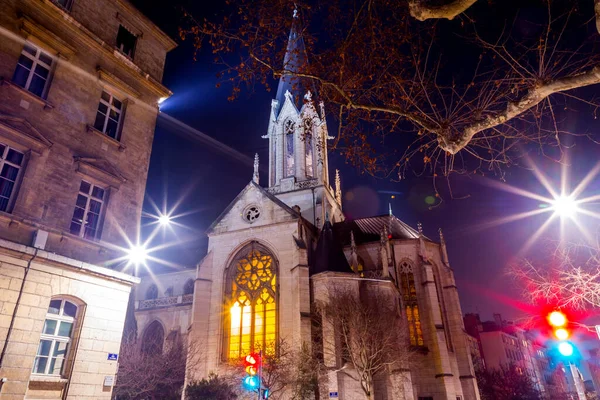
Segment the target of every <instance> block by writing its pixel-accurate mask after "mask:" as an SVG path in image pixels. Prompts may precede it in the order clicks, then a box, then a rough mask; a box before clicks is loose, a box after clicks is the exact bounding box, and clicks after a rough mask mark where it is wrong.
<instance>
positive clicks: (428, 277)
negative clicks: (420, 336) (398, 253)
mask: <svg viewBox="0 0 600 400" xmlns="http://www.w3.org/2000/svg"><path fill="white" fill-rule="evenodd" d="M421 268H422V271H423V278H424V279H423V290H424V292H425V297H426V299H427V303H428V304H427V311H428V313H422V314H421V315H422V316H423V317H425V318H426V319H427V324H428V325H429V332H431V339H433V341H432V342H430V343H427V344H428V346H430V347H431V349H430V350H431V351H432V353H433V354H432V356H433V357H434V358H437V360H436V363H435V365H436V368H437V370H436V375H435V378H436V379H437V380H438V381H439V382H440V384H439V386H438V388H439V390H440V391H442V392H443V393H444V395H445V396H446V397H445V398H447V399H456V394H457V390H456V388H455V387H454V375H453V374H452V367H451V365H450V356H449V354H448V346H447V344H446V336H445V334H444V324H443V320H442V315H441V313H440V307H439V299H438V294H437V291H436V288H435V281H434V275H433V267H432V265H431V264H429V263H423V265H422V267H421ZM427 314H429V317H427ZM423 317H422V318H423ZM422 322H425V321H422ZM459 394H460V393H459Z"/></svg>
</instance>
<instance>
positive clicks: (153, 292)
mask: <svg viewBox="0 0 600 400" xmlns="http://www.w3.org/2000/svg"><path fill="white" fill-rule="evenodd" d="M157 297H158V288H157V287H156V285H155V284H152V285H150V287H149V288H148V290H146V300H154V299H156V298H157Z"/></svg>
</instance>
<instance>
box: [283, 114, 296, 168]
mask: <svg viewBox="0 0 600 400" xmlns="http://www.w3.org/2000/svg"><path fill="white" fill-rule="evenodd" d="M295 133H296V123H295V122H294V121H292V120H291V119H290V118H288V119H286V120H285V122H284V123H283V177H284V178H291V177H293V176H296V143H295V139H296V135H295ZM290 143H291V161H292V162H291V163H290V162H289V161H288V155H289V154H288V146H289V144H290Z"/></svg>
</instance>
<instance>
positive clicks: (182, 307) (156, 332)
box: [135, 269, 196, 348]
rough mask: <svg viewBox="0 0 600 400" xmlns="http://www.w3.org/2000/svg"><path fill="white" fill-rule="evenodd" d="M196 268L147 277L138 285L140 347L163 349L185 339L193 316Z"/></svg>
mask: <svg viewBox="0 0 600 400" xmlns="http://www.w3.org/2000/svg"><path fill="white" fill-rule="evenodd" d="M195 277H196V271H195V270H194V269H189V270H183V271H178V272H171V273H168V274H161V275H160V278H159V279H157V278H156V277H155V276H153V275H152V276H151V275H148V276H145V277H143V278H142V279H141V282H140V284H139V285H137V286H136V288H135V319H136V323H137V331H138V339H139V343H140V345H141V346H144V345H145V343H156V342H157V341H158V342H159V343H158V344H159V345H160V347H161V348H166V347H168V345H169V343H174V342H176V341H177V340H180V339H181V340H182V341H183V340H185V338H186V337H187V333H188V328H189V327H190V323H191V318H192V302H193V300H194V280H195Z"/></svg>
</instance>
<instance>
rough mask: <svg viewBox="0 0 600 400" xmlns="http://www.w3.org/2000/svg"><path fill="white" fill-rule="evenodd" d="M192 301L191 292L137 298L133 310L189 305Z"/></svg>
mask: <svg viewBox="0 0 600 400" xmlns="http://www.w3.org/2000/svg"><path fill="white" fill-rule="evenodd" d="M193 301H194V294H193V293H192V294H184V295H180V296H168V297H158V298H156V299H149V300H138V301H136V302H135V310H136V311H141V310H149V309H155V308H164V307H173V306H184V305H191V304H192V302H193Z"/></svg>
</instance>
